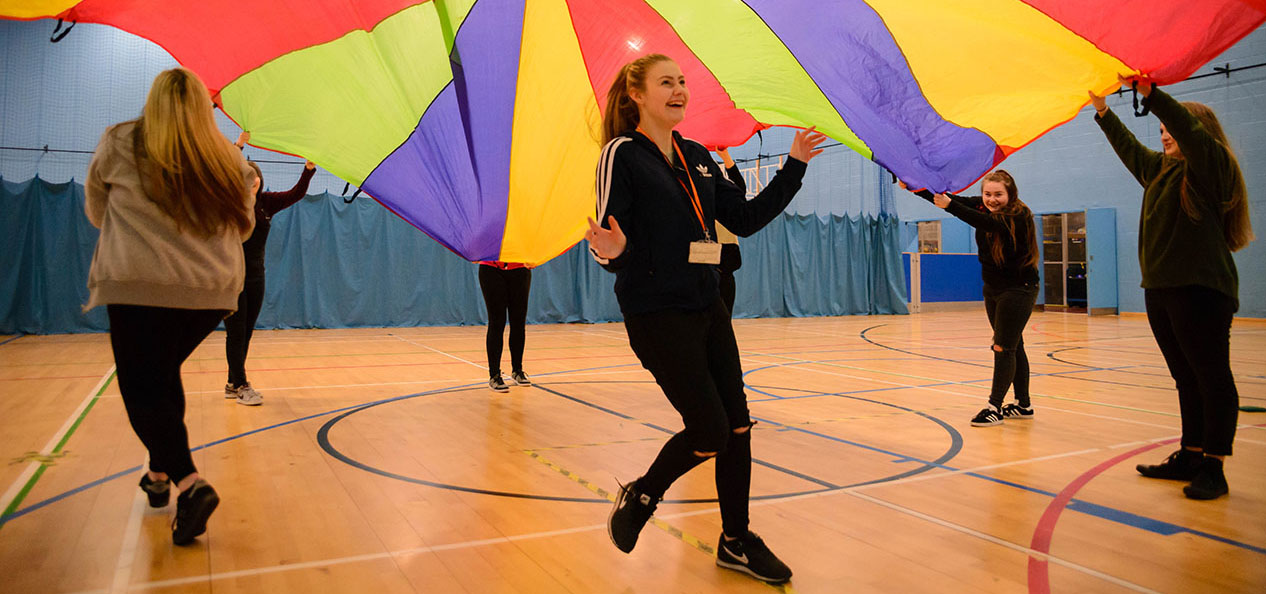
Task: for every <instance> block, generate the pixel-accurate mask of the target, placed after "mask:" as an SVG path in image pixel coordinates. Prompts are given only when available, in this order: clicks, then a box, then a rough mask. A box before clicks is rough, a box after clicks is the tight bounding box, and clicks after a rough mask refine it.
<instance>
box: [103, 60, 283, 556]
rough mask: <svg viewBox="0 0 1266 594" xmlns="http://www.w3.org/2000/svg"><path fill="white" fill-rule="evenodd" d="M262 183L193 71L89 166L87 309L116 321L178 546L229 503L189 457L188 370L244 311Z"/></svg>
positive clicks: (117, 356)
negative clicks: (102, 310)
mask: <svg viewBox="0 0 1266 594" xmlns="http://www.w3.org/2000/svg"><path fill="white" fill-rule="evenodd" d="M258 183H259V179H258V177H257V176H256V175H255V173H254V171H253V170H251V168H250V167H249V166H247V164H246V160H245V159H244V158H243V157H242V155H241V153H239V152H238V150H237V149H235V148H233V145H232V144H230V143H229V141H228V139H226V138H224V137H223V136H222V135H220V132H219V130H218V129H217V128H216V125H215V119H214V117H213V114H212V105H211V99H210V95H209V93H208V92H207V88H206V86H204V85H203V84H202V81H200V80H199V79H198V77H197V76H196V75H195V74H194V73H193V72H190V71H188V70H185V69H183V68H175V69H172V70H167V71H165V72H162V73H160V74H159V75H158V77H157V78H155V79H154V84H153V86H152V87H151V88H150V92H149V97H148V98H147V99H146V101H145V107H144V109H143V110H142V112H141V117H140V118H138V119H135V120H131V121H128V122H123V123H121V124H116V125H114V126H111V127H109V128H107V129H106V131H105V134H104V135H102V137H101V142H100V144H98V145H97V150H96V152H95V154H94V155H93V157H92V163H91V164H90V165H89V166H88V176H87V181H86V183H85V187H84V209H85V211H86V212H87V215H88V220H89V221H91V222H92V224H93V225H95V226H97V227H99V228H100V229H101V236H100V238H99V239H98V240H97V248H96V251H95V252H94V253H93V256H92V266H91V268H90V270H89V273H88V290H89V298H88V303H87V305H85V306H84V307H85V309H87V308H91V307H95V306H98V305H105V306H106V311H107V313H108V315H109V319H110V346H111V349H112V350H113V352H114V361H115V367H116V369H117V373H118V378H119V392H120V393H121V394H122V396H123V405H124V407H125V408H126V409H127V415H128V420H129V421H130V422H131V424H132V428H133V429H134V430H135V431H136V435H137V437H139V438H140V439H141V442H142V443H143V444H145V449H146V450H147V451H148V452H149V471H148V472H147V473H145V475H143V476H142V477H141V489H143V490H144V491H145V493H146V494H147V495H148V497H149V504H150V505H151V506H152V507H163V506H165V505H167V503H168V501H169V500H170V497H171V485H172V483H175V485H176V488H177V489H179V490H180V496H179V497H177V499H176V517H175V520H174V522H173V523H172V541H173V542H175V543H176V544H178V545H183V544H188V543H190V542H192V541H193V539H194V538H195V537H197V536H198V535H199V534H202V533H203V532H204V531H205V530H206V522H207V518H209V517H210V515H211V512H212V511H214V510H215V508H216V506H217V505H218V504H219V501H220V498H219V496H218V495H217V494H216V492H215V489H213V488H212V487H211V485H209V484H207V482H206V481H205V480H203V479H201V478H200V477H199V476H198V471H197V469H196V468H195V467H194V464H193V456H192V455H191V454H190V452H189V435H188V432H187V431H186V429H185V423H184V414H185V393H184V388H183V386H182V384H181V380H180V366H181V364H183V363H184V361H185V359H186V358H188V357H189V355H190V353H192V352H193V350H194V349H195V348H197V346H198V344H199V343H201V342H202V339H204V338H206V336H207V335H208V334H210V333H211V331H212V330H214V329H215V327H216V325H218V324H219V323H220V320H222V319H224V317H225V316H226V315H228V314H229V313H230V312H232V311H233V310H234V309H235V308H236V307H237V296H238V293H239V292H241V290H242V281H243V275H244V272H245V265H244V263H243V257H242V241H243V240H245V239H246V238H247V237H249V236H250V234H251V230H252V229H253V227H254V224H255V222H254V216H253V207H254V196H255V189H256V188H257V187H258Z"/></svg>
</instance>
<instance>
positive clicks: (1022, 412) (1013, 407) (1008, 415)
mask: <svg viewBox="0 0 1266 594" xmlns="http://www.w3.org/2000/svg"><path fill="white" fill-rule="evenodd" d="M1002 418H1004V419H1011V420H1015V419H1019V420H1022V421H1028V420H1032V419H1033V407H1031V406H1027V407H1026V406H1020V405H1019V404H1008V405H1006V406H1004V407H1002Z"/></svg>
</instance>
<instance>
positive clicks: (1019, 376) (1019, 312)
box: [984, 284, 1037, 408]
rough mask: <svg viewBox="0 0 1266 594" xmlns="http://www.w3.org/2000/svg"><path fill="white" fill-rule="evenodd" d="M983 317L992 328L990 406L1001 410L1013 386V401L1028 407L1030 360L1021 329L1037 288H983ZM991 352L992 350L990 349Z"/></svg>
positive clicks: (1035, 296)
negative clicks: (994, 347)
mask: <svg viewBox="0 0 1266 594" xmlns="http://www.w3.org/2000/svg"><path fill="white" fill-rule="evenodd" d="M984 295H985V315H987V316H989V327H990V328H993V344H994V345H997V346H999V347H1001V350H998V349H993V387H992V388H991V389H990V391H989V404H990V405H992V406H993V407H995V408H1001V407H1002V400H1003V399H1004V398H1005V397H1006V395H1007V389H1008V388H1010V387H1012V386H1013V385H1014V386H1015V399H1016V401H1017V402H1018V403H1019V405H1020V406H1023V407H1025V408H1028V407H1029V404H1030V403H1029V356H1028V355H1027V354H1025V352H1024V326H1025V325H1027V324H1028V323H1029V316H1031V315H1033V304H1034V303H1035V302H1036V301H1037V285H1036V284H1034V285H1024V286H1020V287H1008V288H1004V289H995V288H993V287H991V286H989V285H985V288H984ZM990 348H993V346H992V345H991V346H990Z"/></svg>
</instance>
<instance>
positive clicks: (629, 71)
mask: <svg viewBox="0 0 1266 594" xmlns="http://www.w3.org/2000/svg"><path fill="white" fill-rule="evenodd" d="M666 61H672V58H669V57H668V56H665V55H664V54H646V55H645V56H642V57H640V58H638V59H636V60H633V61H632V62H629V63H628V64H625V65H624V66H623V67H622V68H620V72H619V74H616V75H615V80H613V81H611V87H610V88H609V89H607V104H606V109H605V110H604V111H603V113H602V144H604V145H605V144H606V143H608V142H611V141H612V140H613V139H615V137H617V136H619V135H621V134H623V133H625V132H628V131H629V130H632V129H634V128H636V127H637V125H638V122H639V120H640V116H639V115H638V111H637V103H636V102H634V101H633V97H632V96H630V95H629V89H634V88H636V89H645V88H646V72H647V71H648V70H650V68H651V66H653V65H655V64H657V63H659V62H666Z"/></svg>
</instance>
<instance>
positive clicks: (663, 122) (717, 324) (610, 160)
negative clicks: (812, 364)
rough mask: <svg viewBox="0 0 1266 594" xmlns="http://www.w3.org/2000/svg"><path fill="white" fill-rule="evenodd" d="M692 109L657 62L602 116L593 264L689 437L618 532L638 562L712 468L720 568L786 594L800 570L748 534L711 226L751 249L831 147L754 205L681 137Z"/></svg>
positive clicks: (667, 454)
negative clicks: (608, 282)
mask: <svg viewBox="0 0 1266 594" xmlns="http://www.w3.org/2000/svg"><path fill="white" fill-rule="evenodd" d="M689 99H690V92H689V90H688V89H687V88H686V80H685V77H684V76H683V75H682V73H681V69H680V68H679V67H678V66H677V64H676V63H675V62H673V61H672V60H671V59H670V58H668V57H667V56H663V55H659V54H650V55H647V56H643V57H642V58H639V59H637V60H634V61H633V62H630V63H629V64H627V65H625V66H624V68H623V69H621V70H620V73H619V74H618V75H617V76H616V79H615V81H614V82H613V83H612V85H611V88H610V90H609V91H608V93H607V104H606V111H605V113H604V114H603V136H604V140H605V141H606V146H605V147H604V148H603V150H602V156H601V158H600V160H599V162H598V182H597V194H598V205H597V214H598V220H600V221H602V223H601V224H598V223H597V222H595V221H594V220H592V219H591V220H590V221H589V227H590V230H589V234H588V236H587V239H588V240H589V244H590V251H591V252H592V253H593V255H594V257H595V258H596V259H597V260H598V262H599V263H601V264H602V265H603V266H604V267H605V268H607V270H610V271H612V272H615V273H616V281H615V293H616V298H617V299H618V300H619V302H620V310H621V311H622V312H623V313H624V325H625V329H626V330H627V331H628V333H629V346H631V347H632V349H633V352H634V353H635V354H636V355H637V357H638V360H639V361H641V363H642V366H643V367H645V368H646V369H647V370H648V371H650V372H651V375H653V376H654V377H655V381H656V382H657V383H658V384H659V385H660V387H661V388H662V389H663V390H664V395H665V396H667V397H668V400H669V402H670V403H672V405H673V407H674V408H676V409H677V411H678V412H679V413H681V417H682V421H683V422H684V424H685V429H683V430H682V431H681V432H680V433H677V434H676V435H674V436H673V437H672V438H671V439H669V440H668V443H666V444H664V447H663V449H662V450H660V453H659V456H658V457H657V458H656V459H655V461H654V463H652V464H651V467H650V469H649V470H647V471H646V474H645V475H644V476H642V477H640V478H638V479H637V480H635V481H633V482H632V483H629V484H627V485H621V486H620V491H619V493H618V494H617V496H616V502H615V508H614V509H613V510H612V512H611V517H610V519H609V521H608V529H609V532H610V535H611V540H612V542H614V543H615V545H616V546H617V547H619V549H620V550H622V551H624V552H626V553H627V552H629V551H631V550H633V547H634V545H635V544H637V536H638V533H639V532H640V531H641V530H642V527H643V526H644V525H645V524H646V521H647V520H648V519H649V518H650V516H651V514H652V513H653V512H654V511H655V506H656V504H657V503H658V502H659V500H660V499H661V498H662V497H663V496H664V492H665V491H667V490H668V487H669V485H671V484H672V483H673V481H675V480H677V478H679V477H681V476H682V475H683V474H685V473H686V472H687V471H689V470H690V469H691V468H694V467H695V466H698V465H699V464H701V463H703V462H704V461H705V460H707V459H708V458H712V457H716V486H717V498H718V500H719V502H720V507H721V519H722V528H723V532H722V535H721V538H720V543H719V544H718V546H717V561H716V562H717V565H720V566H722V567H727V568H730V569H735V570H738V571H742V572H744V573H747V574H749V575H752V576H754V577H756V578H757V579H761V580H764V581H767V582H772V583H781V582H785V581H787V580H789V579H791V570H790V569H788V568H787V566H786V565H784V564H783V563H782V561H779V560H778V558H777V557H776V556H774V554H773V553H772V552H770V551H769V549H768V548H767V547H766V546H765V544H764V542H762V541H761V539H760V537H758V536H756V534H754V533H752V532H751V531H749V530H748V493H749V491H750V485H751V471H752V468H751V467H752V449H751V432H750V429H751V427H752V421H751V418H750V417H749V415H748V410H747V401H746V395H745V394H744V393H743V377H742V376H743V371H742V367H741V366H740V364H739V352H738V345H737V344H736V343H735V340H734V329H733V328H732V327H731V326H730V316H729V312H728V311H727V310H726V307H725V305H724V304H722V302H721V298H720V293H719V291H718V289H717V268H716V266H717V264H719V263H720V261H721V246H720V244H719V243H717V242H716V240H715V238H716V223H715V221H717V220H719V221H721V222H722V223H724V224H725V226H726V227H728V228H729V229H730V230H732V231H734V232H735V233H736V234H738V235H742V236H747V235H751V234H752V233H755V232H756V231H757V230H759V229H760V228H761V227H764V226H765V225H766V224H767V223H768V222H769V221H771V220H773V218H774V217H776V216H778V213H780V212H782V210H783V209H784V208H785V207H786V206H787V204H788V203H789V202H790V201H791V198H792V197H793V196H794V195H795V193H796V191H797V190H799V188H800V179H801V177H802V176H803V175H804V170H805V164H806V163H807V162H808V161H809V159H811V158H813V157H814V156H815V155H817V154H818V153H820V152H821V150H820V149H819V150H815V147H816V146H817V145H818V144H820V143H821V142H822V141H823V140H825V138H826V137H825V136H823V135H821V134H818V133H816V132H813V131H812V129H809V130H804V131H801V132H798V133H797V134H796V137H795V140H794V142H793V143H792V146H791V153H790V155H791V159H789V160H788V161H787V164H786V165H785V166H784V167H783V170H782V171H781V172H780V173H779V174H778V176H777V177H775V178H774V179H773V181H771V182H770V183H769V185H768V186H767V187H766V188H765V190H764V191H762V192H761V193H760V195H759V196H757V197H756V198H755V199H753V200H752V201H750V202H749V201H746V200H744V192H743V191H742V190H739V189H738V188H737V187H736V186H735V185H734V184H733V183H731V182H729V181H727V180H726V179H725V178H724V176H723V175H722V174H721V170H720V169H719V168H718V167H717V165H716V163H715V162H713V161H712V157H711V155H710V154H709V153H708V150H707V149H705V148H704V147H703V146H702V145H700V144H698V143H695V142H692V141H689V140H686V139H684V138H682V137H681V135H680V134H678V133H677V132H675V131H673V128H674V127H675V126H676V125H677V124H678V123H679V122H681V120H682V118H683V116H684V115H685V108H686V104H687V102H688V101H689Z"/></svg>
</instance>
